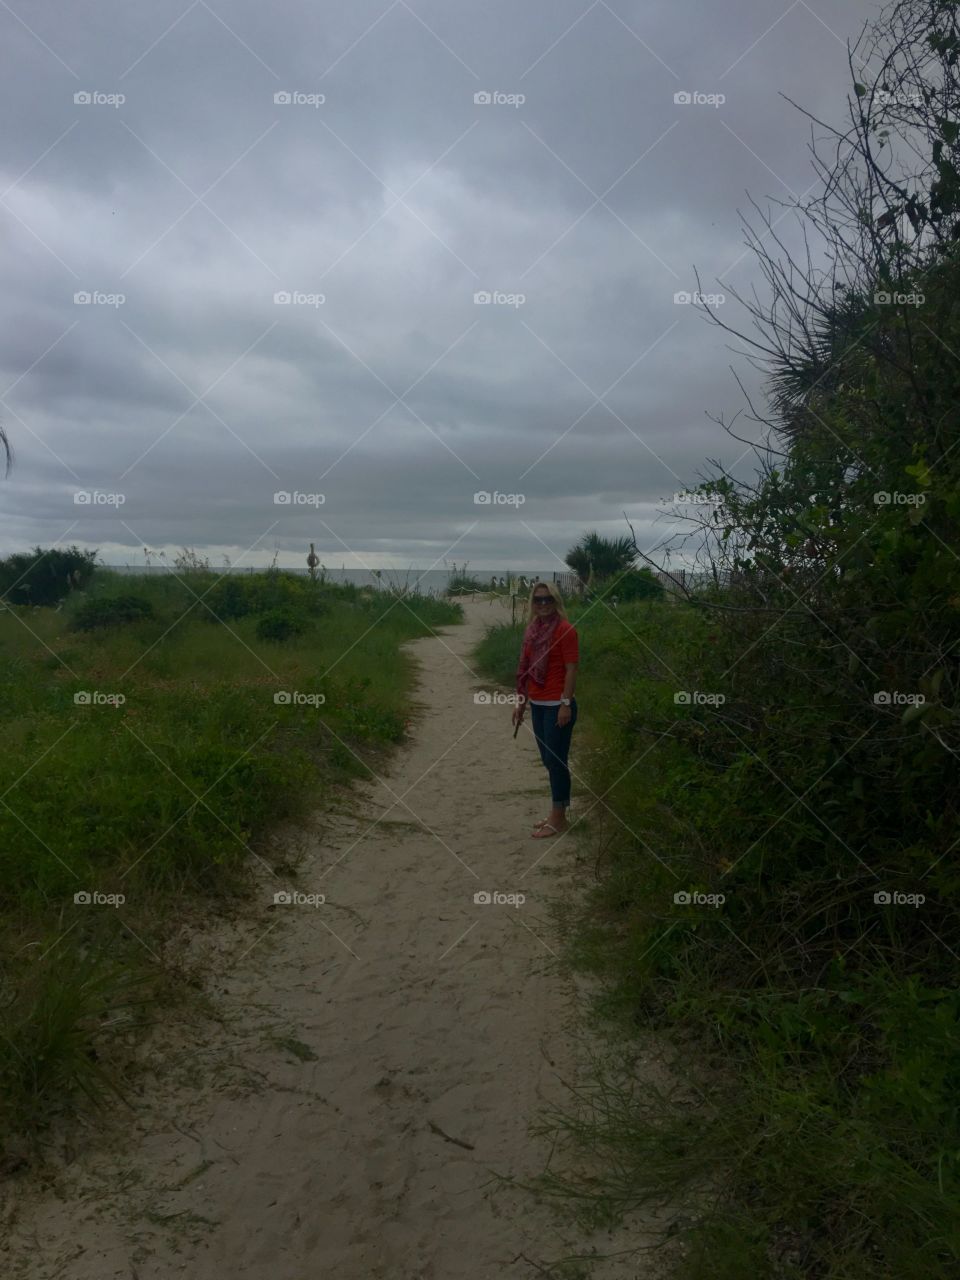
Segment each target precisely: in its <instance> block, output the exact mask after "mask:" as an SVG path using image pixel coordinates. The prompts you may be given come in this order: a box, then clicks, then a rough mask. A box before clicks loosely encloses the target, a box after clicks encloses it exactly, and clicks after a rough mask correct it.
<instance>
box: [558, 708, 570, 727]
mask: <svg viewBox="0 0 960 1280" xmlns="http://www.w3.org/2000/svg"><path fill="white" fill-rule="evenodd" d="M569 723H570V708H569V707H567V706H565V705H564V704H563V703H562V702H561V704H560V706H559V707H557V728H558V729H562V728H563V727H564V725H568V724H569Z"/></svg>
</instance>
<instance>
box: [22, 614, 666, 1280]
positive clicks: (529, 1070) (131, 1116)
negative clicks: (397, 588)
mask: <svg viewBox="0 0 960 1280" xmlns="http://www.w3.org/2000/svg"><path fill="white" fill-rule="evenodd" d="M503 608H504V606H503V605H502V603H500V602H491V601H489V600H487V599H482V598H477V599H475V600H471V601H467V602H466V603H465V613H466V622H465V625H463V626H458V627H450V628H446V629H444V630H443V631H442V632H438V633H437V634H436V635H434V636H430V637H427V638H423V639H420V640H416V641H413V642H411V643H410V645H409V646H408V648H409V652H410V653H411V654H412V655H413V656H414V658H415V659H416V662H417V664H418V667H419V683H418V687H417V690H416V698H417V699H418V701H419V702H420V703H421V704H422V705H421V707H420V709H419V710H418V712H417V714H416V716H415V718H414V721H413V724H412V725H411V737H410V741H409V742H408V743H407V744H406V745H405V746H404V747H403V748H401V749H400V750H399V751H398V752H397V753H396V754H395V756H394V757H393V758H392V761H391V762H390V764H389V766H388V767H387V768H386V770H385V772H384V773H383V774H382V776H379V777H377V778H376V779H370V780H369V781H368V782H365V783H361V784H360V785H359V789H358V793H354V795H353V797H352V799H351V801H350V807H349V808H348V807H346V806H341V810H340V812H334V813H333V814H332V815H330V816H326V817H324V819H323V823H324V825H323V826H322V828H321V829H320V830H319V831H318V832H317V833H316V834H314V835H313V836H312V837H310V847H309V848H308V850H307V856H306V859H305V861H304V862H303V863H302V865H301V866H300V869H299V872H298V874H297V876H296V878H295V879H293V880H291V881H289V883H290V884H291V885H293V886H295V887H296V888H297V889H298V890H299V891H300V892H301V893H303V894H324V895H325V896H326V899H327V901H326V903H324V904H323V905H322V906H313V905H310V904H308V903H301V904H290V905H281V906H277V907H274V906H273V905H272V891H273V890H274V889H276V888H278V887H285V886H286V884H287V883H288V882H287V881H284V882H283V885H278V884H277V883H276V882H274V881H271V880H270V878H269V877H265V878H264V897H263V910H262V914H260V915H259V916H258V917H257V919H256V921H255V923H254V926H253V927H251V926H250V925H249V923H248V924H247V926H245V928H246V931H244V927H240V926H238V927H237V930H236V931H235V932H234V933H231V932H230V929H229V928H228V927H227V926H226V925H224V926H222V927H221V926H219V925H218V926H215V927H214V929H213V930H212V932H213V934H214V935H215V936H214V939H213V941H214V943H216V944H217V945H218V950H217V951H216V952H215V957H219V958H218V959H216V962H211V968H210V972H209V974H208V978H207V983H206V986H207V992H208V994H209V995H210V996H211V998H212V999H213V1001H214V1004H215V1008H216V1009H217V1010H218V1011H219V1016H220V1018H221V1019H222V1021H219V1022H211V1023H209V1024H208V1025H207V1027H206V1029H205V1030H204V1031H202V1032H197V1031H196V1030H195V1029H191V1030H190V1031H189V1035H190V1037H191V1039H190V1040H188V1041H187V1042H186V1043H185V1042H184V1038H183V1034H182V1032H181V1030H180V1029H179V1028H178V1027H177V1026H171V1027H169V1028H166V1029H164V1028H161V1029H160V1030H159V1031H158V1032H157V1033H156V1034H154V1035H153V1036H152V1037H151V1040H150V1041H149V1042H148V1047H147V1052H148V1053H149V1055H150V1061H151V1063H152V1065H153V1068H154V1071H153V1074H152V1075H151V1076H149V1077H148V1083H147V1085H146V1087H145V1088H144V1090H143V1093H142V1096H140V1097H139V1098H136V1099H135V1100H134V1101H135V1103H136V1107H135V1110H134V1111H133V1112H128V1111H125V1110H124V1109H123V1108H118V1112H117V1116H116V1123H115V1124H113V1125H112V1126H109V1125H108V1126H107V1131H105V1132H101V1133H97V1132H96V1131H93V1132H89V1131H83V1132H80V1133H79V1134H78V1135H77V1138H76V1143H75V1144H71V1143H70V1142H67V1144H66V1146H67V1150H66V1151H65V1152H64V1153H63V1154H62V1158H61V1159H60V1161H59V1167H58V1169H57V1170H56V1176H55V1177H54V1178H53V1179H52V1181H51V1180H49V1179H48V1181H47V1183H46V1184H44V1185H39V1184H37V1183H36V1182H35V1181H28V1182H26V1183H25V1184H22V1185H20V1186H19V1187H18V1188H17V1192H18V1194H17V1196H16V1198H15V1201H14V1202H13V1203H12V1204H11V1203H8V1207H7V1219H8V1221H7V1226H8V1228H9V1236H8V1243H7V1246H6V1248H5V1250H4V1253H3V1255H2V1257H0V1261H2V1262H3V1269H4V1271H5V1272H6V1273H7V1274H8V1275H11V1276H13V1275H15V1276H17V1277H18V1278H20V1280H41V1278H42V1280H53V1278H54V1277H58V1278H59V1277H63V1278H64V1280H113V1278H114V1277H118V1278H119V1277H123V1280H131V1278H132V1280H171V1278H175V1277H180V1276H189V1277H190V1278H191V1280H234V1278H236V1277H242V1278H243V1280H315V1278H322V1277H327V1276H329V1277H336V1278H337V1280H369V1278H370V1277H390V1278H391V1280H487V1278H488V1277H489V1278H490V1280H493V1278H494V1277H504V1276H507V1277H514V1276H516V1277H527V1276H531V1277H532V1276H536V1275H544V1274H548V1275H560V1274H569V1273H565V1272H564V1273H561V1272H559V1271H554V1270H552V1269H548V1268H550V1266H551V1261H552V1260H555V1259H557V1258H559V1257H562V1256H563V1255H564V1253H565V1252H566V1250H567V1249H569V1248H574V1249H575V1248H578V1247H590V1246H591V1245H594V1246H596V1247H598V1248H599V1249H600V1250H601V1251H602V1252H606V1251H607V1249H609V1248H611V1247H616V1246H617V1245H618V1244H620V1247H623V1244H622V1241H620V1240H619V1238H617V1239H615V1238H613V1237H610V1236H608V1235H606V1234H604V1235H602V1236H598V1237H596V1239H593V1240H589V1241H585V1240H584V1239H582V1238H581V1237H580V1236H578V1235H577V1233H576V1230H575V1228H574V1227H573V1226H572V1225H571V1223H570V1215H569V1212H568V1211H566V1212H563V1213H561V1214H560V1215H559V1216H558V1213H557V1210H556V1209H555V1208H553V1207H551V1205H550V1204H549V1203H547V1202H544V1201H541V1200H539V1199H537V1198H534V1197H532V1196H531V1195H530V1194H528V1193H524V1192H521V1191H519V1190H516V1189H509V1188H508V1189H506V1190H504V1189H503V1188H502V1186H500V1187H498V1186H497V1184H496V1182H495V1180H494V1179H493V1177H492V1175H493V1174H494V1173H498V1174H501V1175H504V1176H514V1177H517V1178H520V1179H523V1178H526V1177H529V1176H531V1175H534V1174H536V1173H538V1172H540V1171H541V1170H542V1169H543V1168H544V1165H545V1163H546V1160H547V1157H548V1151H547V1148H546V1145H545V1143H546V1140H545V1139H535V1138H531V1137H530V1136H529V1135H528V1133H527V1124H528V1122H529V1121H531V1120H533V1119H534V1118H535V1116H536V1113H537V1111H538V1109H539V1107H540V1106H541V1105H542V1104H543V1103H545V1102H550V1101H554V1102H556V1101H561V1100H563V1099H564V1097H565V1093H564V1089H563V1086H562V1084H561V1080H570V1079H573V1078H575V1075H576V1072H577V1071H578V1070H579V1069H581V1066H582V1056H581V1055H582V1045H581V1044H580V1042H579V1039H578V1037H579V1036H580V1034H581V1032H580V1027H581V1025H582V1022H583V1016H582V1010H581V1009H580V1007H579V1006H580V1003H581V1002H582V993H581V988H580V984H579V983H578V982H577V980H576V979H574V978H573V977H572V976H571V975H570V974H569V973H567V972H566V971H565V970H564V968H563V966H562V965H561V964H559V963H558V955H557V949H558V943H557V941H556V938H555V936H554V934H553V932H552V926H551V922H550V920H549V919H548V916H547V910H546V899H547V896H548V895H552V894H556V893H557V892H558V891H561V890H563V889H564V886H567V888H568V890H569V891H573V886H574V885H575V883H576V880H577V879H578V878H579V879H580V880H581V881H582V880H584V879H585V878H586V875H587V873H586V872H585V871H584V870H583V868H582V867H581V868H580V869H579V870H576V868H575V864H574V850H575V841H574V839H573V837H570V836H568V837H566V838H564V839H563V840H558V839H552V840H544V841H535V840H532V839H530V836H529V833H530V830H531V827H532V824H533V822H534V821H535V820H537V819H539V818H542V817H545V816H546V814H547V812H548V809H549V792H548V788H547V782H546V774H545V771H544V770H543V768H542V765H541V764H540V761H539V757H538V755H537V752H536V746H535V743H534V741H533V738H532V735H531V734H530V733H529V717H528V718H527V722H526V723H525V725H524V728H523V729H522V730H521V732H520V734H519V735H518V737H517V739H516V740H515V741H514V740H513V739H512V737H511V734H512V729H511V725H510V707H509V706H508V705H505V704H499V705H497V704H495V703H488V704H478V703H476V702H475V701H474V693H475V692H476V691H477V690H478V689H487V690H492V689H494V686H493V685H491V684H490V683H489V682H486V681H484V680H483V678H482V677H480V676H479V675H478V674H476V673H474V672H473V671H472V670H471V666H472V663H471V659H470V651H471V649H472V647H473V645H474V644H475V642H476V640H477V639H478V638H479V636H480V635H481V634H482V631H483V627H484V625H485V624H486V623H489V622H491V621H493V620H495V619H502V618H503V617H504V616H507V615H505V614H504V612H503ZM581 714H583V712H581ZM574 750H576V734H574ZM574 763H575V756H574ZM577 790H578V789H577V784H576V782H575V784H574V811H573V812H574V813H575V812H576V810H577V805H578V796H577ZM579 803H580V806H581V810H582V807H585V801H584V800H583V799H582V798H581V799H580V801H579ZM534 864H535V865H534ZM481 891H485V892H488V893H494V892H500V893H502V894H507V895H510V894H523V895H525V898H526V901H525V902H524V903H523V904H522V905H520V906H517V905H512V904H509V903H506V902H504V903H496V902H491V903H489V904H478V903H475V901H474V894H475V893H478V892H481ZM268 892H269V894H270V897H269V898H268V897H267V893H268ZM218 929H219V930H220V934H221V936H220V937H219V938H218V937H217V936H216V934H217V930H218ZM208 941H209V940H208ZM73 1146H75V1150H74V1149H71V1148H72V1147H73ZM644 1265H647V1266H649V1264H643V1263H641V1262H638V1261H637V1260H636V1259H633V1260H632V1261H629V1262H628V1261H626V1260H623V1259H621V1260H619V1261H616V1262H604V1263H600V1264H598V1266H597V1268H596V1270H595V1272H594V1273H593V1274H594V1275H595V1276H597V1277H598V1278H599V1280H627V1278H628V1277H629V1280H634V1278H635V1277H640V1276H643V1277H644V1278H645V1277H647V1276H649V1275H652V1274H653V1273H652V1271H650V1270H646V1269H643V1268H644Z"/></svg>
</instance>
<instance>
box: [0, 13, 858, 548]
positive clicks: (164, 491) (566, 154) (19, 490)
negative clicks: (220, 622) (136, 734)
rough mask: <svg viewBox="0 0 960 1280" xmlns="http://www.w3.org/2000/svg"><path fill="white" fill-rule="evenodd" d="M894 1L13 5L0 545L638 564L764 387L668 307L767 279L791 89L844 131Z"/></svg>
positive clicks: (731, 444)
mask: <svg viewBox="0 0 960 1280" xmlns="http://www.w3.org/2000/svg"><path fill="white" fill-rule="evenodd" d="M876 12H877V6H876V5H874V4H866V3H862V2H861V0H809V2H808V0H795V3H788V2H787V0H776V2H771V0H723V3H716V2H715V0H594V3H589V0H525V2H524V3H523V4H518V3H517V2H516V0H486V2H485V3H482V4H481V3H465V2H464V0H393V3H390V2H389V0H350V3H345V2H341V3H330V2H329V0H327V2H326V3H323V4H317V3H312V4H311V3H305V2H304V3H301V2H300V0H280V2H279V3H277V4H272V5H264V4H262V3H256V4H254V3H252V2H251V0H232V2H231V3H230V4H227V3H226V2H225V0H212V2H211V3H207V2H206V0H192V2H191V0H175V2H171V0H160V2H157V0H153V2H152V3H147V2H146V0H123V2H122V3H121V2H120V0H94V2H93V3H89V4H84V5H76V4H72V3H67V0H58V2H57V3H50V2H49V0H31V3H30V4H29V6H28V5H27V4H26V3H25V0H12V3H11V4H10V5H8V4H6V3H3V4H2V6H0V29H2V34H3V45H4V48H5V50H6V67H5V74H4V76H3V79H2V82H0V94H2V96H3V98H4V100H5V101H4V109H5V110H4V114H5V118H6V120H7V122H8V127H7V130H6V139H5V142H4V144H3V147H4V150H3V155H2V167H3V173H2V175H0V177H2V188H3V192H4V194H3V195H2V198H0V218H2V219H3V229H4V236H3V246H2V250H0V252H2V255H3V268H4V279H5V288H4V290H3V297H2V303H0V305H2V307H3V309H4V311H5V312H6V315H5V320H6V325H5V332H6V334H7V339H6V342H5V343H4V346H3V370H2V374H0V380H2V383H3V386H4V387H5V388H6V390H5V393H4V395H3V398H2V405H0V417H2V421H3V423H4V425H5V427H6V429H7V432H8V434H9V436H10V438H11V441H12V443H13V446H14V450H15V465H14V468H13V470H12V472H11V474H10V476H9V477H8V478H7V479H6V480H0V552H2V554H9V553H10V552H11V551H16V550H22V549H25V548H27V547H30V546H33V545H35V544H37V543H39V544H40V545H41V546H44V547H46V546H50V545H53V544H56V543H67V544H69V543H72V542H76V543H78V544H79V545H81V546H84V547H99V548H100V549H101V558H102V559H103V560H104V561H106V562H107V563H124V562H131V563H134V562H137V561H140V562H142V560H143V553H142V548H143V546H144V545H148V546H150V547H153V548H165V549H166V551H167V554H168V556H170V555H172V554H173V553H174V552H175V551H176V549H177V548H179V547H181V546H188V547H194V548H197V549H198V550H201V551H203V552H205V553H206V554H208V555H210V557H211V559H212V560H213V562H214V563H215V564H217V565H220V564H222V562H223V559H222V558H223V556H224V555H226V556H228V557H229V558H230V560H231V562H233V563H240V564H244V565H255V564H263V563H266V562H268V561H269V560H270V559H271V558H272V556H273V554H274V551H275V550H276V549H279V560H280V563H286V564H301V563H302V562H303V557H304V555H305V553H306V550H307V544H308V542H309V541H311V540H312V541H313V542H315V543H316V545H317V550H318V552H319V554H320V556H321V559H322V560H323V561H324V562H325V563H326V564H327V565H328V566H334V565H335V566H339V565H340V564H341V563H345V564H347V565H348V566H349V565H356V566H358V567H359V566H366V565H371V566H407V565H411V564H412V565H416V566H418V567H421V568H426V567H429V566H431V565H434V564H436V565H437V566H438V567H442V566H443V563H444V559H446V560H447V561H448V562H450V561H454V560H455V561H457V562H458V563H462V562H463V561H467V562H469V564H470V565H471V567H472V568H475V569H477V570H480V569H485V568H486V569H489V568H497V569H500V568H505V567H510V566H512V567H516V568H539V569H544V570H549V569H554V568H559V567H562V565H561V562H562V559H563V556H564V554H565V553H566V551H567V549H568V548H569V547H570V545H571V544H572V543H573V542H574V541H575V540H576V539H577V537H578V536H579V535H580V534H581V533H582V532H583V531H585V530H586V529H590V528H598V529H600V530H601V531H602V532H604V533H607V534H611V535H612V534H617V535H619V534H621V533H624V532H627V529H626V525H625V524H624V520H623V514H622V513H623V512H624V511H626V513H627V514H628V515H629V516H630V518H631V519H632V520H633V521H634V523H635V526H636V529H637V533H638V538H639V540H640V542H641V545H642V546H644V547H648V546H652V545H654V544H655V543H656V542H657V541H658V540H660V539H662V538H663V536H664V535H665V534H666V533H667V532H668V529H669V526H668V525H667V523H666V521H665V519H664V518H663V516H662V515H660V516H658V512H663V511H665V510H667V509H668V508H669V507H670V506H671V505H672V503H671V500H672V497H673V495H674V494H675V493H677V492H678V491H682V490H684V489H685V488H686V487H688V486H689V485H692V484H695V483H696V482H697V481H698V479H699V478H701V475H702V473H703V471H704V467H705V459H706V458H707V457H719V458H721V459H722V460H723V461H724V462H725V463H726V464H727V465H729V466H732V467H736V469H737V470H739V471H740V472H741V473H743V472H747V473H749V472H750V471H752V462H751V458H750V455H749V454H748V455H747V456H746V457H745V458H744V457H742V455H743V453H744V449H743V446H742V445H738V444H737V443H736V442H735V441H733V440H731V439H730V438H729V437H728V436H727V435H726V434H725V433H724V431H723V430H722V428H721V427H719V426H718V425H717V424H716V423H715V422H713V421H711V419H710V417H708V416H707V415H708V414H710V415H713V416H714V417H719V416H723V418H724V420H725V421H729V420H730V419H731V418H732V417H733V415H734V414H735V413H736V412H737V411H738V410H741V409H743V408H745V404H744V400H743V396H742V394H741V392H740V390H739V389H738V387H737V385H736V382H735V381H734V378H733V375H732V373H731V372H730V365H731V364H732V365H733V366H734V367H735V368H736V369H737V370H738V371H739V372H740V374H741V376H742V377H743V379H744V381H745V383H746V385H747V386H748V387H750V388H757V387H758V386H759V385H760V382H761V379H760V375H759V374H758V373H757V372H756V371H754V370H752V369H751V368H750V366H749V365H748V364H747V363H746V361H745V360H744V359H743V358H742V357H737V356H736V355H735V354H734V352H733V351H731V349H730V348H731V347H732V346H734V345H736V344H735V340H734V339H733V338H731V336H730V335H725V334H724V333H723V332H722V331H721V330H720V329H719V328H718V327H717V326H716V325H713V324H711V323H710V322H709V321H708V320H707V319H706V318H705V316H704V315H703V314H702V313H701V312H700V310H699V309H698V308H696V307H695V306H693V305H684V304H682V303H680V304H678V303H676V302H675V300H674V296H675V294H676V293H678V292H681V291H687V292H691V291H693V290H695V288H696V280H695V275H694V271H695V269H696V271H697V272H698V273H699V276H700V279H701V282H702V284H703V287H704V290H705V291H706V290H709V291H711V292H714V293H717V294H722V293H723V292H724V290H725V289H727V290H729V289H730V288H733V289H735V290H736V291H737V292H738V293H740V294H741V295H746V296H749V294H750V291H751V287H752V286H756V287H758V288H761V289H762V286H763V281H762V279H761V277H760V273H759V270H758V268H757V264H756V260H755V257H754V256H753V254H752V253H749V252H747V251H746V249H745V245H744V231H743V226H742V216H744V215H745V216H746V217H747V218H748V220H749V221H751V223H752V224H753V225H754V226H758V222H757V218H756V214H755V213H754V212H753V211H752V210H751V208H750V202H749V199H748V194H749V196H751V197H753V199H754V200H756V201H757V203H758V204H759V205H760V206H761V207H762V208H770V210H771V214H772V216H774V217H777V216H780V215H782V214H783V210H782V208H780V207H778V206H774V205H771V204H770V198H773V199H774V200H790V199H791V198H792V196H793V195H800V194H802V193H804V192H807V191H808V190H809V189H810V188H811V184H813V182H814V179H815V175H814V171H813V168H812V166H811V162H810V156H809V153H808V144H809V141H810V134H811V127H810V122H809V120H807V119H806V118H805V117H804V116H803V115H802V114H801V113H800V112H799V111H797V110H796V108H794V107H793V106H791V105H790V104H789V103H788V102H787V101H785V98H784V96H781V95H785V96H786V97H789V98H792V99H793V100H794V101H795V102H798V103H800V104H802V105H803V107H805V108H806V109H807V110H808V111H810V112H811V113H812V114H813V115H816V116H818V117H819V118H821V119H824V120H829V121H831V122H835V123H837V124H842V122H843V121H844V120H845V119H846V97H847V94H848V93H849V89H850V85H849V81H850V77H849V72H848V67H847V50H846V42H847V40H848V39H854V40H855V38H856V37H857V35H858V34H859V32H860V30H861V28H862V25H863V23H864V21H865V20H867V19H869V18H871V17H873V16H874V15H875V14H876ZM677 93H687V94H690V95H693V97H694V100H693V101H690V102H679V103H678V102H676V101H675V99H674V95H675V94H677ZM478 94H479V95H484V94H486V95H489V97H490V99H491V100H490V101H482V100H481V101H475V95H478ZM76 95H81V98H80V100H75V98H76ZM83 95H87V96H88V97H89V99H90V100H89V101H84V100H82V98H83ZM277 95H281V99H282V97H283V95H287V96H288V97H289V99H290V100H289V101H283V100H280V101H276V100H275V98H276V96H277ZM697 95H699V96H700V99H701V100H697ZM716 95H723V99H724V100H722V101H719V100H718V99H717V97H716ZM792 223H793V215H787V216H786V218H785V219H784V221H783V223H782V224H781V226H780V227H779V228H778V234H780V233H782V234H784V235H785V236H786V237H787V238H788V239H790V238H791V233H790V231H789V230H788V228H789V227H790V226H791V224H792ZM477 294H488V295H491V294H492V295H494V298H493V300H492V301H490V302H487V303H480V302H477V301H475V295H477ZM76 295H80V296H81V297H82V296H84V295H89V296H91V298H92V300H91V301H89V302H77V301H76V300H75V296H76ZM277 295H280V296H281V298H282V297H289V298H290V299H291V300H290V301H289V302H284V301H277V300H275V299H276V296H277ZM725 296H726V301H725V302H722V303H719V302H718V303H717V304H716V305H718V306H719V307H721V308H722V314H723V318H724V319H725V320H726V321H727V322H728V323H730V324H733V325H735V326H736V327H738V328H740V329H743V330H747V329H748V328H749V320H748V319H747V318H746V317H745V315H744V313H743V310H742V308H741V307H739V306H738V304H737V303H736V302H735V301H734V300H733V298H732V296H730V294H729V292H728V293H727V294H726V295H725ZM737 430H738V431H739V432H740V433H741V434H749V435H754V436H755V435H756V433H757V429H756V428H749V427H748V425H747V424H746V423H744V422H743V420H742V419H741V420H740V421H739V422H738V424H737ZM738 460H740V461H739V462H738ZM78 494H79V495H81V496H83V495H91V497H90V501H89V502H82V501H81V502H78V501H77V500H76V499H77V495H78ZM277 494H289V495H291V499H290V501H289V502H282V501H276V500H275V495H277ZM476 494H489V495H492V496H491V500H490V501H489V502H483V501H476V500H475V495H476ZM115 495H120V497H122V499H123V501H122V503H121V502H120V498H118V497H116V496H115ZM314 495H323V501H322V503H321V502H320V499H319V497H316V496H314ZM518 495H519V496H518ZM505 499H509V501H508V500H505ZM521 499H522V501H521Z"/></svg>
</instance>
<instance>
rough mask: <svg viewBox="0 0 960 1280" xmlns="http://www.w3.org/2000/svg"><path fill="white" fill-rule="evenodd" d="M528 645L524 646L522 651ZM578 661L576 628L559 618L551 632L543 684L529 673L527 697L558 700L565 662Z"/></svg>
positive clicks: (562, 684) (540, 699)
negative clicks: (538, 682) (551, 636)
mask: <svg viewBox="0 0 960 1280" xmlns="http://www.w3.org/2000/svg"><path fill="white" fill-rule="evenodd" d="M528 647H529V646H527V645H525V646H524V652H525V653H526V650H527V648H528ZM579 661H580V647H579V643H578V641H577V629H576V627H575V626H574V625H573V624H572V623H570V622H568V621H567V620H566V618H561V619H560V620H559V622H558V623H557V629H556V631H555V632H554V633H553V643H552V644H551V646H550V654H549V657H548V658H547V674H546V678H545V679H544V682H543V684H542V685H541V684H537V683H536V681H535V680H534V678H533V676H532V675H531V676H530V677H529V678H528V680H527V697H528V698H529V699H530V700H531V701H532V702H559V701H560V698H561V697H562V696H563V686H564V682H565V681H566V678H567V663H568V662H579Z"/></svg>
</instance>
